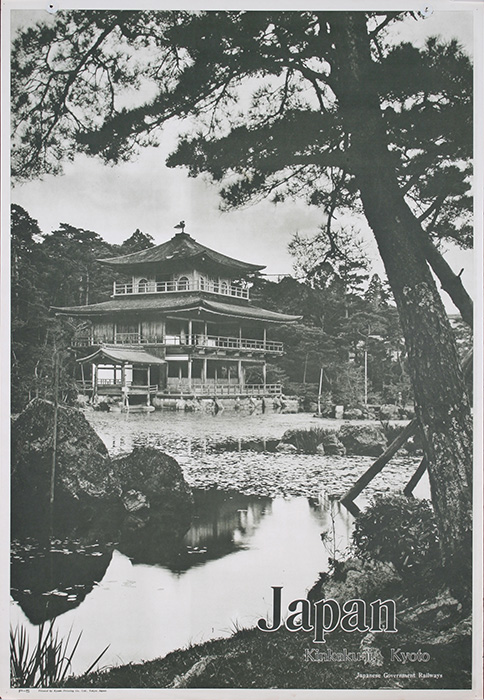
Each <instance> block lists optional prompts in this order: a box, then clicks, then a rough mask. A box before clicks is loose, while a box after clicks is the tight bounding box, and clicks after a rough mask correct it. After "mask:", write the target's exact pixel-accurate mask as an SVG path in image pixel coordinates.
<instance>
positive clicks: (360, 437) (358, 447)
mask: <svg viewBox="0 0 484 700" xmlns="http://www.w3.org/2000/svg"><path fill="white" fill-rule="evenodd" d="M337 435H338V438H339V440H340V441H341V442H342V443H343V445H344V446H345V447H346V452H347V454H349V455H366V456H369V457H379V456H380V455H381V454H382V453H383V452H384V451H385V449H386V447H387V440H386V437H385V433H384V432H383V430H382V429H381V428H380V427H379V426H377V425H342V426H341V428H340V429H339V431H338V433H337Z"/></svg>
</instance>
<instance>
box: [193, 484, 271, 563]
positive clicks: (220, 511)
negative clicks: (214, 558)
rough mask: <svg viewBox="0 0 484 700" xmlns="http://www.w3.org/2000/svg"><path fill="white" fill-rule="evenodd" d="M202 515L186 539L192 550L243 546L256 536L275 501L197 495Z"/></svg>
mask: <svg viewBox="0 0 484 700" xmlns="http://www.w3.org/2000/svg"><path fill="white" fill-rule="evenodd" d="M197 499H198V515H197V516H195V518H194V522H193V523H192V526H191V527H190V530H189V531H188V532H187V534H186V535H185V538H184V542H185V543H186V545H187V546H188V547H201V546H202V547H207V548H208V547H210V549H211V550H212V551H214V550H217V549H218V547H219V546H220V544H221V543H222V542H223V543H227V542H231V543H233V544H234V545H238V544H241V543H243V541H244V539H245V538H247V537H250V536H251V535H253V533H254V531H255V529H256V528H257V527H258V525H259V523H260V521H261V519H262V518H263V517H264V515H265V514H266V513H270V508H271V499H270V498H257V497H254V496H244V495H242V494H240V493H235V492H232V493H230V492H229V493H224V492H220V491H201V492H199V493H198V495H197Z"/></svg>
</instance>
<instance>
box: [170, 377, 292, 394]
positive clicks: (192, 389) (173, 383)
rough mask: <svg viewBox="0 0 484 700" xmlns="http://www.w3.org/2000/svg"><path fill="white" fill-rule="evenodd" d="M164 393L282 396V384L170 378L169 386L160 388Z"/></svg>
mask: <svg viewBox="0 0 484 700" xmlns="http://www.w3.org/2000/svg"><path fill="white" fill-rule="evenodd" d="M160 393H163V394H177V395H187V396H190V395H191V396H217V397H222V396H280V395H281V394H282V384H279V383H277V384H240V383H239V382H238V381H232V382H229V381H225V382H224V381H221V380H220V379H217V380H215V379H213V380H210V379H208V380H205V381H202V380H200V379H191V380H189V379H186V378H184V379H181V380H179V379H175V378H174V377H169V378H168V383H167V386H166V387H165V388H164V389H160Z"/></svg>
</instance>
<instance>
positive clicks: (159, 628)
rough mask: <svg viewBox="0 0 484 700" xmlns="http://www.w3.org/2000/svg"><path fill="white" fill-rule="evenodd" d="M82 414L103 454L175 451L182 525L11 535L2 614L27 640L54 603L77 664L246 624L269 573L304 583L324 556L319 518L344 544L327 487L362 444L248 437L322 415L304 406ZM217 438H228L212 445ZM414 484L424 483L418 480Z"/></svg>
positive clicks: (351, 472)
mask: <svg viewBox="0 0 484 700" xmlns="http://www.w3.org/2000/svg"><path fill="white" fill-rule="evenodd" d="M88 417H89V419H90V421H91V422H92V424H93V426H94V428H95V429H96V431H97V432H98V434H99V435H100V436H101V437H102V439H103V440H104V441H105V443H106V445H107V447H108V449H109V450H110V452H111V453H112V454H119V453H122V452H128V451H130V450H131V449H132V447H133V446H135V445H152V446H156V447H159V448H162V449H163V450H164V451H166V452H168V453H169V454H171V455H172V456H174V457H175V458H176V459H177V460H178V462H179V463H180V465H181V466H182V468H183V470H184V473H185V476H186V478H187V480H188V482H189V483H190V485H191V486H192V487H193V488H194V496H195V510H194V515H193V517H192V523H191V527H190V529H189V530H188V531H187V533H186V534H185V535H184V537H183V539H180V540H179V541H176V542H174V543H172V544H171V546H170V547H169V548H168V549H167V550H166V551H165V550H163V548H161V550H162V551H160V548H159V547H157V543H156V542H153V541H146V542H141V541H140V542H139V545H138V546H136V547H135V548H134V549H133V548H131V549H129V548H127V547H123V546H122V545H121V544H120V543H118V542H97V543H94V544H89V545H88V546H86V545H85V544H83V543H82V542H80V541H72V540H71V541H67V540H66V541H60V540H59V541H58V542H56V543H55V546H54V547H53V549H51V550H48V549H43V548H42V547H40V546H39V545H38V544H37V543H36V542H35V541H34V540H31V541H29V542H22V543H14V547H13V561H12V587H13V590H12V597H13V600H12V609H11V621H12V625H13V627H15V626H16V625H19V624H21V625H23V626H25V628H26V630H27V632H28V634H29V637H30V639H31V640H33V639H34V638H35V636H36V634H37V626H38V624H39V623H41V622H42V620H45V619H49V618H51V617H53V616H56V628H57V629H58V630H59V632H60V634H61V636H67V634H68V633H69V631H70V630H71V629H72V638H74V639H75V638H77V635H78V634H79V633H80V632H81V631H82V639H81V642H80V645H79V647H78V650H77V652H76V655H75V658H74V665H73V671H74V673H76V674H77V673H82V672H83V671H85V670H86V669H87V668H88V667H89V666H90V664H91V663H92V662H93V661H94V659H95V658H96V657H97V655H98V654H99V653H100V652H101V651H102V650H103V649H104V648H105V647H106V646H108V645H109V649H108V651H107V653H106V654H105V655H104V656H103V658H102V661H101V662H100V666H109V665H116V664H121V663H128V662H136V661H141V660H148V659H153V658H156V657H158V656H163V655H165V654H166V653H168V652H169V651H172V650H174V649H177V648H180V647H184V646H187V645H188V644H191V643H198V642H201V641H204V640H207V639H211V638H215V637H222V636H228V635H230V634H231V633H232V632H233V631H235V630H236V629H238V628H240V627H244V626H253V625H254V624H255V623H256V622H257V620H258V619H259V617H264V616H266V615H267V614H268V612H269V611H270V609H271V603H272V589H271V586H283V588H284V592H283V595H284V599H285V601H290V600H293V599H295V598H298V597H304V596H305V595H306V593H307V590H308V588H310V587H311V585H312V584H313V583H314V582H315V581H316V579H317V577H318V574H319V572H321V571H324V570H325V569H326V566H327V559H328V554H329V553H328V551H327V549H326V548H325V545H323V542H322V539H321V533H323V532H326V531H328V530H329V531H331V537H330V539H329V543H327V544H326V547H327V548H328V549H331V548H334V547H335V548H336V549H337V550H338V551H339V552H340V553H341V552H343V550H344V549H345V547H346V546H347V543H348V541H349V537H350V534H351V529H352V517H351V516H350V514H349V513H348V512H347V510H346V509H345V508H344V507H342V506H340V504H339V502H338V501H337V500H336V499H335V498H334V495H336V494H340V493H342V492H343V491H344V490H345V489H346V488H347V487H348V486H350V485H351V484H352V483H354V480H355V479H356V478H358V476H359V475H360V474H361V473H362V472H363V471H364V470H365V469H366V468H367V467H368V466H369V464H370V463H371V462H372V461H373V460H372V458H371V457H368V458H366V457H358V458H355V457H321V456H319V455H287V454H278V453H273V452H264V451H260V450H263V449H264V440H265V441H269V443H270V445H269V446H270V447H272V444H273V441H276V440H278V439H280V437H281V436H282V434H283V433H284V432H285V430H287V429H289V428H295V427H309V426H310V425H318V426H320V425H322V421H321V420H319V419H317V418H311V417H310V416H307V415H304V414H297V415H284V414H282V415H258V416H243V417H242V416H240V415H237V414H229V413H228V412H226V413H224V414H222V415H221V416H220V415H218V416H216V417H215V416H210V415H184V414H176V413H155V414H148V415H141V414H138V415H136V414H133V415H128V416H124V415H123V416H119V415H109V414H98V413H96V414H94V413H92V414H89V416H88ZM328 425H330V426H331V427H337V425H336V424H335V421H328ZM227 442H228V443H230V445H231V449H230V451H225V450H221V449H220V443H224V444H225V445H226V444H227ZM247 447H251V448H252V449H244V448H247ZM239 449H240V451H239ZM418 461H419V460H418V459H415V458H409V457H400V458H399V459H397V460H396V461H395V463H393V464H391V465H389V466H388V467H387V468H386V469H385V470H384V472H383V474H382V475H380V478H379V480H378V481H375V482H374V483H373V484H372V490H371V491H369V493H370V494H371V493H372V492H374V491H375V490H385V489H388V488H390V486H391V488H392V489H394V488H398V487H399V486H403V485H404V484H405V483H406V482H407V481H408V479H409V478H410V475H411V474H412V473H413V471H414V470H415V468H416V466H417V465H418ZM385 472H386V475H385ZM419 488H420V492H421V495H425V489H426V488H427V487H426V485H425V483H422V484H421V485H420V487H419Z"/></svg>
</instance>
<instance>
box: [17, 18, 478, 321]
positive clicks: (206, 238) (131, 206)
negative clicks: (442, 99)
mask: <svg viewBox="0 0 484 700" xmlns="http://www.w3.org/2000/svg"><path fill="white" fill-rule="evenodd" d="M42 14H43V13H39V12H35V13H33V12H32V11H31V10H18V11H14V12H12V25H13V27H19V26H22V25H24V24H26V23H31V22H32V19H33V18H34V16H35V19H38V17H39V16H41V15H42ZM396 33H397V35H398V37H399V39H401V40H406V41H412V43H416V44H419V45H421V44H422V43H423V42H424V41H425V37H426V36H429V35H431V34H439V35H442V36H444V37H445V38H453V37H455V38H457V39H458V40H459V41H460V42H461V43H462V44H463V45H464V46H465V47H466V49H467V50H468V51H469V52H471V51H472V33H473V27H472V12H471V11H452V12H449V11H438V12H437V11H436V12H434V13H433V15H432V16H430V17H428V18H427V19H425V20H420V21H418V22H417V21H415V20H413V19H408V20H406V21H405V22H402V23H400V24H398V25H397V29H396ZM176 130H177V129H176V127H175V125H173V126H171V125H170V126H168V127H165V129H164V131H163V134H162V136H161V139H160V146H159V147H158V148H145V149H143V150H142V151H141V153H140V155H139V157H138V158H137V159H136V160H134V161H132V162H129V163H123V164H121V165H118V166H114V167H111V166H106V165H104V164H103V163H101V161H99V160H97V159H95V158H87V157H86V156H78V157H76V159H75V160H74V162H73V163H66V164H65V168H64V174H63V175H59V176H55V177H54V176H46V177H45V178H44V179H43V180H36V181H33V182H29V183H26V184H23V185H17V186H16V187H15V188H14V190H13V191H12V202H14V203H16V204H19V205H20V206H22V207H24V209H26V210H27V211H28V212H29V214H30V215H31V216H32V217H33V218H35V219H37V220H38V222H39V225H40V227H41V229H42V231H43V232H44V233H48V232H50V231H52V230H54V229H55V228H57V227H58V225H59V223H61V222H62V223H69V224H72V225H73V226H77V227H79V228H85V229H90V230H93V231H96V232H97V233H99V234H100V235H101V236H102V237H103V238H104V239H105V240H107V241H108V242H110V243H121V242H122V241H123V240H125V239H126V238H128V237H129V236H130V235H131V234H132V233H133V232H134V231H135V229H137V228H139V229H141V230H142V231H144V232H145V233H149V234H151V235H152V236H153V237H154V239H155V243H162V242H164V241H165V240H167V239H168V238H170V237H171V236H172V235H173V234H174V233H175V231H174V228H173V227H174V225H175V224H177V223H178V222H179V221H180V220H181V219H184V220H185V221H186V230H187V232H188V233H190V234H191V235H192V236H193V237H194V238H196V239H197V240H198V241H200V242H201V243H203V244H205V245H208V246H209V247H212V248H215V249H217V250H220V252H223V253H226V254H227V255H232V256H233V257H236V258H239V259H242V260H245V261H247V262H254V263H258V264H261V265H262V264H265V265H266V266H267V269H266V272H267V273H271V274H275V273H288V272H291V271H292V260H291V257H290V256H289V254H288V253H287V244H288V242H289V240H290V239H291V237H292V236H293V234H294V233H295V232H296V231H297V232H299V233H302V234H308V235H312V234H314V233H316V232H317V230H318V228H319V226H320V225H321V224H322V223H323V221H324V215H323V213H322V212H321V211H320V210H319V209H318V208H317V207H314V206H309V205H306V204H305V203H304V202H303V201H302V200H299V201H288V202H285V203H283V204H278V205H273V204H271V203H270V202H268V201H265V202H261V203H259V204H257V205H253V206H250V207H247V208H246V209H243V210H239V211H234V212H230V213H222V212H221V211H220V210H219V204H220V201H219V198H218V195H217V192H216V189H215V188H214V187H213V186H212V185H210V184H209V183H208V182H207V181H206V180H205V179H204V178H203V177H199V178H196V179H193V178H188V176H187V174H186V170H185V169H182V168H176V169H168V168H166V167H165V165H164V160H165V158H166V155H167V154H168V153H169V152H170V151H171V150H172V148H173V143H174V138H175V135H176ZM362 234H363V235H364V237H365V240H366V241H367V242H368V243H367V247H368V253H369V254H370V256H371V257H372V258H374V259H375V270H376V271H378V272H380V274H381V272H382V267H381V263H380V262H379V258H378V254H377V252H376V246H375V244H374V242H373V237H372V235H371V233H370V232H369V231H368V229H367V227H366V225H365V224H362ZM448 260H449V262H450V263H451V265H452V266H453V267H454V268H455V269H456V271H459V270H460V269H461V268H464V273H463V281H464V283H465V284H466V286H467V287H468V289H469V291H470V292H471V293H472V287H473V269H472V255H471V254H470V253H469V252H462V251H458V250H450V251H449V255H448ZM449 310H453V307H452V305H451V304H449Z"/></svg>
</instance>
